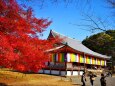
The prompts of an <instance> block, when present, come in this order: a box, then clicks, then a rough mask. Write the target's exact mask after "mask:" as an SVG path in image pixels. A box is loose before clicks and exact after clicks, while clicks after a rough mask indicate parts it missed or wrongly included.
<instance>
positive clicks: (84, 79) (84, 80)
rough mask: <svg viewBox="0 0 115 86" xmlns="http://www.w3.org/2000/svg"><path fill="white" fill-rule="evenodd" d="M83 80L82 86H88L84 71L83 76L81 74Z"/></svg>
mask: <svg viewBox="0 0 115 86" xmlns="http://www.w3.org/2000/svg"><path fill="white" fill-rule="evenodd" d="M81 82H82V83H83V85H82V86H86V85H85V82H86V77H85V73H83V74H82V76H81Z"/></svg>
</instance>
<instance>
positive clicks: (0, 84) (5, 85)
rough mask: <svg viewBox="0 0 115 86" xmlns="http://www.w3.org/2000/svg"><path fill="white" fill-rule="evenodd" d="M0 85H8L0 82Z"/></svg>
mask: <svg viewBox="0 0 115 86" xmlns="http://www.w3.org/2000/svg"><path fill="white" fill-rule="evenodd" d="M0 86H8V85H7V84H5V83H0Z"/></svg>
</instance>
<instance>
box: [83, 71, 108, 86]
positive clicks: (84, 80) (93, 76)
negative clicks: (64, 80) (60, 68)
mask: <svg viewBox="0 0 115 86" xmlns="http://www.w3.org/2000/svg"><path fill="white" fill-rule="evenodd" d="M95 77H96V75H94V74H93V73H92V72H91V73H90V75H89V79H90V83H91V86H93V85H94V81H95ZM105 77H107V76H104V74H103V73H102V74H101V78H100V83H101V86H106V80H105ZM81 82H82V83H83V85H82V86H86V85H85V82H86V74H85V73H83V75H82V76H81Z"/></svg>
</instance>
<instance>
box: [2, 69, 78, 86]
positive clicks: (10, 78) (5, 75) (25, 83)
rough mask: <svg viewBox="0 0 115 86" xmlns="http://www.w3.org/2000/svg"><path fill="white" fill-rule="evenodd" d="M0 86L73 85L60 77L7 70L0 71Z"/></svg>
mask: <svg viewBox="0 0 115 86" xmlns="http://www.w3.org/2000/svg"><path fill="white" fill-rule="evenodd" d="M0 86H73V84H72V82H70V81H67V80H64V77H60V76H53V75H45V74H23V73H20V72H13V71H11V70H9V69H0ZM74 86H78V85H74Z"/></svg>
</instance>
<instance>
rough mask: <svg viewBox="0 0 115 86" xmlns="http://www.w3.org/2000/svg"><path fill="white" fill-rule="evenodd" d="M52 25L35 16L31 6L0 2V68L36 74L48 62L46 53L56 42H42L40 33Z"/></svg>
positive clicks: (7, 1)
mask: <svg viewBox="0 0 115 86" xmlns="http://www.w3.org/2000/svg"><path fill="white" fill-rule="evenodd" d="M50 23H51V21H48V20H47V19H38V18H36V17H35V16H33V11H32V9H31V8H30V7H26V6H22V5H19V4H18V3H17V2H16V0H0V66H3V67H6V68H11V69H14V70H19V71H33V72H37V71H38V70H39V69H41V68H43V67H44V66H45V65H44V63H45V62H46V61H48V60H49V54H48V53H46V52H45V51H46V50H48V49H50V48H52V45H53V43H55V42H56V41H57V40H50V41H48V40H42V39H40V38H39V36H38V35H37V34H42V32H43V31H45V29H46V28H47V27H48V25H50ZM36 33H37V34H36Z"/></svg>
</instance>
